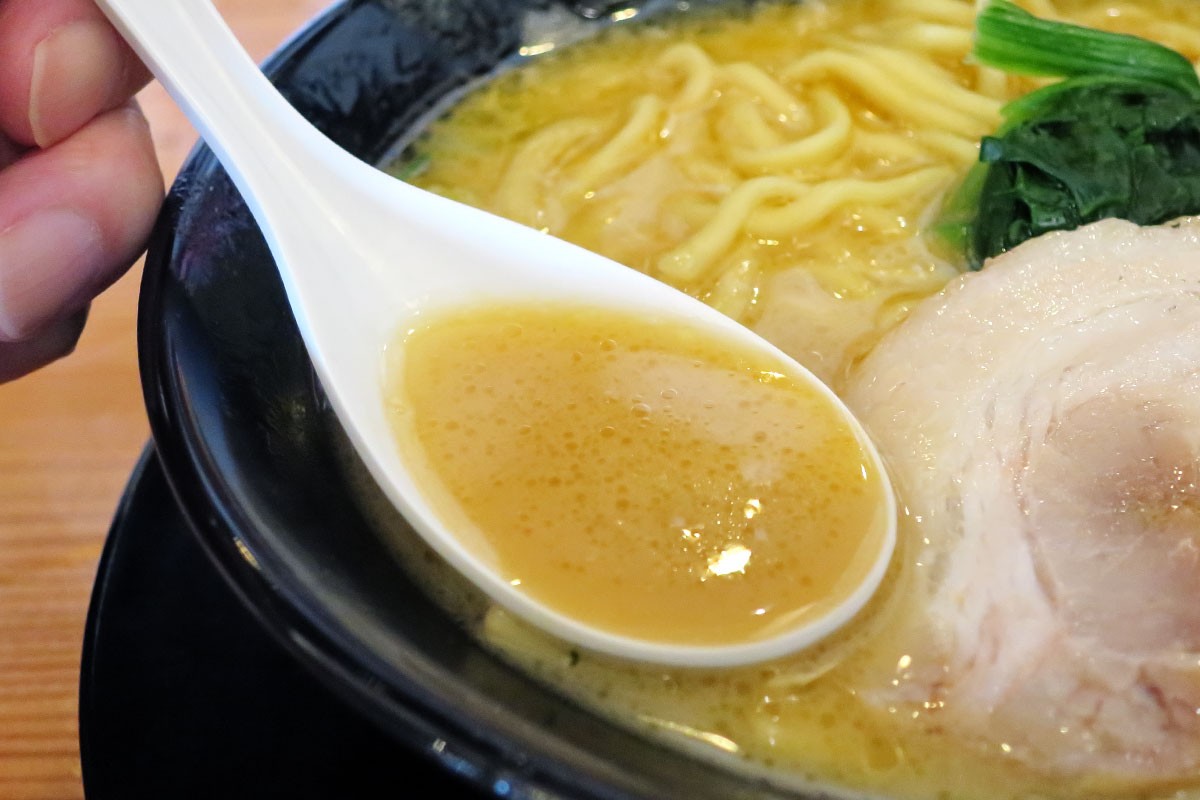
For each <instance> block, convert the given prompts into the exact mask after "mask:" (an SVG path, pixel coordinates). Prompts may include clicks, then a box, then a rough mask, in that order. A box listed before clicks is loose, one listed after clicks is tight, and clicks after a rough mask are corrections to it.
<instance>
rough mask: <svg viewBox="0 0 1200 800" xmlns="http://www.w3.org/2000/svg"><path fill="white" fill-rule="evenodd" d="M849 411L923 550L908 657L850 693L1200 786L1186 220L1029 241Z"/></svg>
mask: <svg viewBox="0 0 1200 800" xmlns="http://www.w3.org/2000/svg"><path fill="white" fill-rule="evenodd" d="M847 400H848V402H849V403H850V405H851V407H852V408H853V409H855V411H856V412H857V413H858V414H859V415H860V416H861V418H862V419H863V421H864V423H865V424H866V426H867V428H868V429H869V430H870V431H871V432H872V434H873V435H874V437H875V438H876V441H877V442H878V444H879V447H880V449H881V451H882V453H883V454H884V457H885V459H886V461H887V462H888V465H889V468H890V470H891V474H892V477H893V479H894V480H895V483H896V488H897V491H898V494H899V498H900V500H901V507H902V508H904V509H906V515H907V518H906V519H905V520H903V524H904V526H905V527H906V528H907V530H908V532H909V535H910V536H912V537H914V538H913V539H912V540H911V541H912V542H913V543H914V547H913V549H912V550H911V551H910V552H912V553H913V555H912V556H911V557H910V566H911V570H912V572H911V576H910V577H912V578H913V585H915V587H916V591H915V592H914V594H913V595H912V597H911V598H910V601H911V602H913V603H914V606H913V609H914V610H912V611H911V612H910V613H909V615H908V616H909V619H908V623H907V624H906V625H904V626H902V628H901V630H902V632H901V633H899V634H897V635H898V637H899V638H900V640H901V644H900V647H901V650H900V652H903V653H904V657H902V658H901V659H900V660H899V662H898V663H899V668H898V671H896V673H895V674H894V675H889V676H888V680H884V681H881V684H880V685H882V686H883V687H885V688H879V687H878V686H877V687H875V688H870V689H866V690H865V691H864V694H866V696H868V697H869V698H870V700H871V701H872V702H875V703H877V704H880V705H881V706H890V707H892V708H896V707H899V708H901V709H906V708H913V709H920V710H921V713H923V714H925V716H926V717H927V718H928V719H929V721H930V724H934V725H936V726H937V727H938V728H939V729H941V730H944V731H947V732H950V733H952V734H953V735H956V736H962V737H964V738H966V739H968V740H973V741H975V742H978V743H981V744H983V745H985V746H994V747H997V748H1001V749H1002V750H1003V752H1006V753H1010V754H1011V755H1012V757H1015V758H1019V759H1022V760H1025V761H1027V762H1028V763H1030V764H1035V765H1038V766H1040V767H1042V768H1045V769H1048V770H1053V771H1056V772H1059V773H1061V774H1072V775H1076V776H1080V775H1102V776H1108V777H1113V778H1118V779H1130V780H1133V781H1135V782H1137V781H1172V780H1179V779H1186V778H1188V777H1191V778H1193V779H1195V778H1196V777H1200V218H1188V219H1184V220H1179V221H1177V222H1175V223H1172V224H1169V225H1164V226H1159V227H1147V228H1142V227H1138V226H1136V225H1133V224H1131V223H1128V222H1124V221H1118V220H1106V221H1103V222H1099V223H1095V224H1092V225H1089V226H1087V227H1084V228H1081V229H1079V230H1076V231H1073V232H1070V233H1058V234H1051V235H1047V236H1044V237H1041V238H1039V239H1036V240H1032V241H1029V242H1026V243H1025V244H1023V245H1021V246H1020V247H1018V248H1016V249H1014V250H1013V251H1011V252H1009V253H1007V254H1005V255H1002V256H1000V257H998V258H996V259H994V260H992V261H991V262H989V263H988V264H987V265H986V266H985V267H984V269H983V270H982V271H981V272H979V273H973V274H968V275H964V276H961V277H960V278H958V279H956V280H955V281H954V282H952V283H951V284H950V285H949V286H948V287H947V288H946V290H945V291H944V292H943V293H941V294H940V295H938V296H937V297H935V298H931V299H930V300H929V301H927V302H926V303H925V304H923V305H922V306H920V307H919V308H918V309H917V310H916V311H915V312H914V313H913V314H912V315H911V316H910V317H909V318H908V319H907V320H906V321H905V322H904V323H903V324H902V325H901V326H899V327H898V328H897V329H895V330H894V331H892V332H891V333H890V334H889V335H888V336H887V337H885V338H884V340H883V341H882V342H881V343H880V344H879V345H878V347H877V348H876V349H875V350H874V351H873V352H872V353H871V355H870V356H869V357H868V358H867V359H865V361H864V362H863V363H862V364H861V365H860V366H859V367H858V368H857V369H856V372H855V373H854V375H853V376H852V379H851V381H850V386H849V389H848V396H847ZM894 663H896V662H893V664H894ZM931 710H932V711H931Z"/></svg>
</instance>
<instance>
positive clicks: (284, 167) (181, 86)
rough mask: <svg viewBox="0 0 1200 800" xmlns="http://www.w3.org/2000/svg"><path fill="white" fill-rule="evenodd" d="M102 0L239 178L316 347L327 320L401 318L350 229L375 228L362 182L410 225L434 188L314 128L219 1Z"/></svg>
mask: <svg viewBox="0 0 1200 800" xmlns="http://www.w3.org/2000/svg"><path fill="white" fill-rule="evenodd" d="M95 2H96V5H97V6H98V7H99V8H100V9H101V10H102V11H103V12H104V13H105V15H106V16H107V17H108V18H109V19H110V20H111V21H112V23H113V24H114V25H115V26H116V28H117V29H118V30H119V31H120V32H121V33H122V35H123V36H124V37H125V38H126V40H127V41H128V42H129V43H130V45H131V46H132V47H133V48H134V49H135V51H136V52H137V53H138V55H139V56H140V57H141V58H142V60H143V61H144V62H145V63H146V65H147V66H148V67H149V68H150V71H151V72H152V73H153V74H154V76H155V77H156V78H157V79H158V81H159V82H160V83H161V84H162V85H163V86H164V87H165V88H166V90H167V91H168V93H169V94H170V95H171V97H172V98H173V99H174V100H175V102H176V104H177V105H178V106H179V108H180V109H181V110H183V112H184V113H185V114H186V115H187V116H188V118H189V119H190V120H191V122H192V124H193V125H194V126H195V127H196V129H197V131H198V132H199V133H200V135H201V136H202V137H203V139H204V141H205V142H206V143H207V144H208V145H209V147H210V148H212V150H213V152H214V153H215V154H216V156H217V158H218V159H219V160H220V162H221V164H222V165H223V166H224V167H225V170H226V171H227V172H228V173H229V176H230V178H231V179H232V180H233V182H234V184H235V186H236V187H237V188H238V190H239V192H240V193H241V195H242V197H243V198H244V199H245V201H246V203H247V204H248V206H249V207H250V210H251V212H252V213H253V215H254V217H255V219H256V220H257V221H258V223H259V227H260V228H261V230H262V232H263V234H264V236H265V237H266V239H267V243H268V245H269V246H270V248H271V251H272V253H273V254H274V256H275V261H276V265H277V267H278V268H279V271H280V275H281V278H282V280H283V283H284V286H285V287H286V289H287V292H288V295H289V297H290V298H291V301H292V309H293V312H294V313H295V314H296V318H297V323H298V324H299V325H300V327H301V331H302V333H304V335H305V339H306V341H307V342H308V344H309V346H310V350H314V349H316V348H317V347H319V344H320V342H322V341H326V342H327V341H329V339H328V336H321V335H317V336H312V335H310V333H312V328H313V327H316V328H324V329H330V328H335V327H337V326H338V325H339V324H340V322H341V320H340V319H339V318H337V317H336V316H334V317H332V318H330V319H326V317H330V316H331V312H330V311H329V309H336V308H338V307H341V308H353V309H361V310H362V313H363V314H364V315H366V316H367V317H369V318H371V319H376V318H382V317H383V316H384V315H385V314H386V313H394V312H391V311H389V309H388V308H385V307H384V299H385V298H383V297H381V295H380V293H379V292H378V291H374V292H373V291H372V290H371V287H370V285H369V284H367V283H365V282H364V281H361V280H356V279H354V276H352V275H351V274H350V272H351V271H353V269H358V267H357V266H356V267H354V268H353V269H352V268H351V267H350V266H349V265H351V264H358V263H359V262H361V263H363V264H365V263H367V262H369V258H367V257H366V256H365V255H364V256H363V257H361V258H358V257H356V253H357V252H358V251H359V249H360V248H361V243H360V242H359V241H358V239H360V238H361V237H356V236H354V235H352V233H351V232H352V231H353V230H354V229H355V228H356V227H357V228H361V227H362V226H364V225H365V224H366V220H364V219H360V217H362V216H363V214H362V213H361V212H360V210H359V209H361V208H362V207H363V203H362V202H361V201H359V202H356V200H357V198H358V197H360V196H361V195H362V191H360V189H361V188H362V187H364V186H372V185H374V184H376V183H379V182H384V181H386V182H387V183H389V184H391V185H390V186H389V187H388V196H389V198H390V200H391V203H392V205H391V208H390V209H389V213H392V214H394V215H395V217H396V218H403V217H402V215H400V214H396V212H397V211H404V210H406V208H411V207H415V206H418V205H419V204H420V203H421V199H420V197H418V195H419V194H423V193H420V192H419V191H418V190H416V189H415V188H413V187H409V186H406V185H404V184H403V183H402V182H400V181H397V180H395V179H393V178H390V177H388V176H386V175H384V174H383V173H381V172H380V171H378V170H377V169H375V168H374V167H372V166H370V165H367V164H365V163H363V162H361V161H359V160H358V159H357V158H355V157H354V156H352V155H351V154H349V153H348V152H346V151H345V150H343V149H342V148H341V147H339V146H338V145H336V144H335V143H333V142H332V141H330V140H329V139H328V138H327V137H325V135H324V134H322V133H321V132H320V131H318V130H317V129H316V128H315V127H314V126H313V125H312V124H311V123H309V122H308V121H307V120H306V119H305V118H304V117H303V116H302V115H301V114H300V113H299V112H298V111H296V110H295V109H294V108H293V107H292V106H291V105H290V104H289V103H288V102H287V100H286V99H285V98H284V97H283V96H282V95H281V94H280V93H279V91H278V90H277V89H276V88H275V87H274V86H273V85H272V84H271V82H270V81H268V80H267V78H266V77H265V76H264V75H263V73H262V71H261V70H260V69H259V67H258V66H257V65H256V64H255V63H254V62H253V61H252V60H251V58H250V56H249V55H248V54H247V53H246V51H245V50H244V49H243V48H242V46H241V44H240V43H239V42H238V40H237V38H236V37H235V35H234V34H233V32H232V31H231V30H230V29H229V27H228V25H226V23H225V21H224V19H222V17H221V15H220V13H219V12H218V11H217V10H216V8H214V7H213V5H212V4H211V3H210V2H209V0H95ZM351 209H356V210H351ZM367 216H372V214H371V212H369V211H368V212H367ZM372 221H373V222H374V223H375V224H376V225H377V226H378V225H379V224H380V223H379V222H378V221H376V220H372ZM393 226H395V223H393ZM348 270H349V271H348ZM313 355H314V358H316V357H318V355H319V354H318V353H316V352H313Z"/></svg>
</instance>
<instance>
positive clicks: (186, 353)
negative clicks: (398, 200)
mask: <svg viewBox="0 0 1200 800" xmlns="http://www.w3.org/2000/svg"><path fill="white" fill-rule="evenodd" d="M601 5H602V4H599V3H598V4H597V7H599V6H601ZM596 10H597V8H583V7H581V6H579V5H578V4H574V3H570V2H565V3H561V4H560V3H556V2H550V1H549V0H543V2H536V1H535V0H529V1H528V2H518V1H512V2H504V1H503V0H427V1H426V0H363V1H362V2H350V3H347V4H343V5H338V6H335V7H334V8H332V9H331V10H330V11H329V12H328V13H327V14H325V15H324V16H323V17H321V18H320V19H318V20H316V21H314V22H313V23H312V24H311V25H310V26H308V27H307V28H306V29H305V30H304V31H302V32H301V33H300V34H299V35H298V36H297V37H296V38H294V39H293V40H292V41H291V42H290V43H289V44H288V45H286V46H285V47H284V48H283V49H282V50H281V51H280V52H279V53H277V54H276V56H274V57H273V58H272V59H271V61H270V62H269V63H268V65H267V71H268V73H269V74H270V75H271V76H272V77H273V79H274V80H275V81H276V83H277V84H278V85H279V86H280V87H281V88H282V89H283V91H284V93H285V94H286V95H287V96H288V98H289V99H290V100H291V101H292V102H293V103H294V104H295V105H296V106H297V107H298V108H299V109H300V110H301V111H302V112H303V113H304V114H305V115H306V116H308V117H309V118H310V119H312V120H313V121H314V122H315V123H316V124H317V125H318V126H319V127H320V128H321V129H323V130H324V131H325V132H326V133H328V134H329V135H330V136H331V137H332V138H334V139H335V140H337V141H338V142H339V143H341V144H342V145H343V146H344V147H346V148H347V149H349V150H351V151H352V152H354V153H355V154H357V155H358V156H360V157H361V158H363V159H364V160H367V161H370V162H379V161H380V160H381V159H383V158H384V157H386V156H387V154H389V153H390V152H394V151H395V148H396V146H397V143H398V142H402V141H403V139H404V136H405V135H406V132H408V131H410V130H411V129H412V128H413V126H414V125H415V124H416V123H417V122H418V120H419V119H420V118H421V117H422V115H426V114H428V112H429V110H430V108H431V107H433V106H434V105H435V104H436V103H437V101H438V100H439V99H441V98H444V97H445V96H447V95H448V94H452V93H453V92H454V91H455V90H456V89H459V88H460V87H462V86H464V85H466V84H468V83H470V82H471V81H473V80H477V79H478V78H479V77H480V76H482V75H485V74H486V73H488V72H489V71H492V70H493V69H495V68H497V66H498V65H501V66H502V65H506V64H511V63H513V62H514V60H515V59H516V57H517V56H516V53H517V51H518V49H519V48H520V47H521V46H522V44H526V43H527V42H526V41H525V37H526V36H527V32H531V33H529V34H528V35H529V36H536V37H537V39H536V41H538V42H540V41H545V40H547V38H555V37H557V38H558V39H559V40H565V39H569V38H575V37H577V36H580V35H587V34H590V33H593V32H595V31H597V30H599V29H600V28H602V27H603V25H604V24H605V23H604V22H603V21H590V20H592V19H593V18H595V17H597V14H596ZM139 344H140V348H141V353H142V372H143V380H144V385H145V391H146V400H147V405H148V408H149V411H150V417H151V424H152V427H153V432H154V437H155V441H156V444H157V447H158V450H159V453H160V455H161V458H162V461H163V463H164V466H165V469H166V471H167V474H168V476H169V479H170V483H171V485H172V488H173V490H174V492H175V493H176V495H177V497H178V499H179V501H180V503H181V505H182V507H183V509H184V511H185V513H186V515H187V516H188V518H189V520H190V522H191V523H192V526H193V527H194V528H195V530H196V531H197V533H198V534H199V536H200V538H201V540H202V541H203V543H204V544H205V546H206V548H207V549H208V551H209V552H210V553H211V554H212V555H213V557H214V558H215V559H216V561H217V562H218V564H219V565H220V567H221V568H222V571H223V572H224V573H225V575H226V576H227V577H228V578H229V580H230V582H231V583H232V585H233V586H234V587H235V588H236V590H237V592H238V594H239V595H240V596H241V597H242V598H243V599H244V600H245V601H246V603H247V604H248V605H249V606H250V607H251V608H252V609H253V610H254V611H255V612H256V614H257V615H258V616H259V618H260V619H261V620H262V621H263V623H264V624H265V625H266V626H267V627H268V628H269V629H270V630H271V631H272V632H273V633H274V634H276V635H277V636H278V638H279V639H281V640H282V641H283V642H284V643H286V644H287V645H288V647H289V648H290V649H291V651H292V652H293V653H295V654H296V655H297V657H298V658H300V659H302V660H303V661H304V662H305V663H306V664H308V665H310V666H311V667H312V668H313V669H314V670H315V671H316V673H317V674H319V675H320V676H322V677H324V678H325V679H326V680H327V681H328V682H329V683H330V684H331V685H332V686H334V687H335V688H336V689H337V690H339V691H340V692H342V693H343V695H344V696H345V697H346V698H347V699H348V700H349V701H351V702H353V703H355V704H356V705H358V706H359V707H360V708H361V709H363V711H364V712H365V713H368V714H370V715H372V716H374V717H375V718H376V719H377V720H379V721H380V722H381V723H382V724H383V725H384V726H385V727H386V728H387V729H388V730H389V731H390V732H392V733H393V734H394V735H395V738H396V742H397V745H396V746H397V747H410V748H416V749H419V750H421V751H423V752H425V753H427V754H428V755H429V757H430V758H434V759H437V760H439V761H440V762H441V763H443V764H444V765H445V767H446V768H447V769H448V770H450V771H453V772H454V773H456V774H458V775H460V776H462V777H464V778H466V779H467V780H468V781H470V782H472V783H474V784H476V785H477V786H479V787H482V788H487V789H490V790H491V791H494V792H495V793H496V794H497V795H500V796H510V797H532V796H537V797H571V798H585V797H586V798H615V797H645V798H651V797H655V798H658V797H675V796H687V797H691V798H696V799H697V800H702V799H703V798H731V797H747V798H749V797H775V796H779V795H777V794H776V793H775V792H774V790H771V789H768V788H766V787H763V786H761V785H758V784H756V783H754V782H751V781H748V780H745V779H742V778H739V777H736V776H733V775H731V774H727V773H725V772H723V771H721V770H718V769H715V768H711V767H706V766H703V765H700V764H698V763H697V762H696V761H694V760H692V759H689V758H687V757H685V756H683V755H681V754H680V753H678V752H675V751H673V750H670V749H666V748H662V747H659V746H656V745H653V744H650V743H648V742H647V741H646V740H643V739H641V738H639V737H637V736H636V735H634V734H631V733H629V732H627V731H625V730H623V729H621V728H619V727H617V726H614V725H612V724H610V723H608V722H605V721H604V720H602V719H600V718H599V717H597V716H595V715H593V714H591V713H588V712H587V711H584V710H582V709H580V708H578V707H576V706H575V705H573V704H571V703H569V702H566V701H565V700H563V699H562V698H561V697H559V696H558V695H556V694H555V693H553V692H552V691H549V690H547V689H546V688H544V687H543V686H540V685H538V684H537V683H535V682H533V681H531V680H530V679H528V678H526V677H525V676H524V675H522V674H521V673H520V672H519V671H517V670H515V669H513V668H512V667H510V666H509V665H508V664H506V663H505V662H503V661H502V660H500V659H497V658H496V657H494V656H492V655H491V654H489V653H488V652H486V651H485V650H484V649H482V648H480V647H479V646H478V645H476V644H475V643H474V642H473V641H472V640H471V639H470V638H469V637H468V636H466V635H465V634H464V633H463V632H462V630H461V628H460V627H459V626H458V625H457V624H455V622H454V621H453V620H452V619H451V618H450V617H449V616H447V615H446V614H445V613H443V612H442V611H441V610H440V609H439V608H437V607H436V606H435V605H434V604H433V603H431V601H430V600H428V599H427V598H426V596H425V595H424V594H423V593H422V592H421V591H420V590H419V589H418V588H417V587H416V586H415V585H414V584H413V583H412V582H411V581H410V580H409V579H408V578H407V577H406V575H405V573H404V571H403V570H402V569H401V567H400V566H399V565H398V563H397V561H396V557H395V556H394V554H393V550H391V549H390V548H388V547H387V546H386V545H385V544H384V543H383V542H382V541H381V539H380V537H379V536H378V535H377V532H376V527H375V525H374V524H373V523H372V520H371V519H368V515H367V514H366V513H365V512H364V511H363V508H364V506H363V503H362V502H361V497H360V494H359V492H360V490H359V489H356V488H355V483H354V478H353V477H352V474H353V472H354V470H353V469H349V470H348V469H346V467H345V463H344V458H345V450H344V441H343V438H342V436H341V433H340V430H339V428H338V427H337V424H336V421H335V420H334V419H332V417H331V414H330V411H329V408H328V407H327V405H326V404H325V403H324V402H323V399H322V395H321V392H320V390H319V387H318V386H317V385H316V381H315V379H314V376H313V374H312V370H311V367H310V364H309V362H308V359H307V357H306V354H305V350H304V346H303V344H302V343H301V340H300V337H299V334H298V332H297V330H296V327H295V324H294V321H293V319H292V316H291V313H290V311H289V310H288V307H287V303H286V300H285V296H284V292H283V289H282V286H281V284H280V282H279V279H278V276H277V274H276V271H275V269H274V265H273V262H272V260H271V257H270V255H269V254H268V251H267V248H266V245H265V243H264V241H263V239H262V237H261V236H260V234H259V232H258V230H257V228H256V226H255V225H254V223H253V221H252V220H251V218H250V215H249V212H248V211H247V209H246V207H245V206H244V204H243V203H242V201H241V200H240V198H239V197H238V195H237V193H236V191H235V190H234V189H233V187H232V185H231V183H230V182H229V180H228V179H227V177H226V175H225V173H224V172H223V170H222V169H221V168H220V166H219V165H218V164H217V163H216V160H215V158H214V157H213V155H212V154H211V153H210V152H209V151H208V150H207V149H205V148H200V149H198V150H197V151H196V152H195V153H194V154H193V155H192V157H191V158H190V160H189V161H188V163H187V164H186V166H185V168H184V170H183V172H182V174H181V176H180V178H179V180H178V182H177V183H176V184H175V186H174V187H173V189H172V191H171V193H170V196H169V199H168V202H167V205H166V208H165V211H164V213H163V215H162V218H161V219H160V221H159V224H158V227H157V230H156V232H155V235H154V238H153V241H152V244H151V249H150V255H149V258H148V262H147V269H146V274H145V280H144V285H143V294H142V305H141V311H140V323H139ZM262 680H264V681H269V680H271V676H270V675H264V676H262ZM297 702H298V703H303V702H304V699H303V698H297ZM538 792H542V793H544V794H538Z"/></svg>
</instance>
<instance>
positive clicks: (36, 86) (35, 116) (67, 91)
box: [29, 20, 123, 147]
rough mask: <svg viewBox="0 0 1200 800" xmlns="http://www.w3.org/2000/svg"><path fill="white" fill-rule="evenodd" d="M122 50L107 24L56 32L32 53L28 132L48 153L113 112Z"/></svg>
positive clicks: (70, 25) (93, 23) (85, 24)
mask: <svg viewBox="0 0 1200 800" xmlns="http://www.w3.org/2000/svg"><path fill="white" fill-rule="evenodd" d="M120 53H121V51H120V44H119V42H118V41H117V35H116V33H115V32H114V31H113V30H112V29H111V28H110V27H109V26H107V25H105V24H104V23H103V22H100V21H95V20H80V21H78V22H71V23H68V24H67V25H64V26H62V27H61V28H57V29H55V30H54V31H53V32H52V33H51V34H50V35H49V36H47V37H46V38H45V39H43V40H42V41H41V42H39V43H38V45H37V47H36V48H34V51H33V77H32V78H31V80H30V84H29V127H30V129H31V130H32V131H33V139H34V142H36V143H37V145H38V146H39V147H48V146H50V145H52V144H55V143H56V142H59V141H61V140H62V139H65V138H66V137H67V136H69V135H70V134H71V133H72V132H74V131H75V130H77V129H78V128H79V127H80V126H82V125H83V124H84V123H85V122H87V121H88V120H89V119H91V118H92V117H94V116H95V115H96V114H98V113H99V112H101V111H103V110H104V109H106V108H108V107H109V105H111V104H112V102H113V95H114V93H115V92H116V91H117V87H118V86H119V85H120V83H121V81H122V75H121V70H122V69H123V66H122V62H121V54H120Z"/></svg>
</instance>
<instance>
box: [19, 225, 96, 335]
mask: <svg viewBox="0 0 1200 800" xmlns="http://www.w3.org/2000/svg"><path fill="white" fill-rule="evenodd" d="M102 253H103V242H102V240H101V236H100V226H99V225H97V224H96V222H95V221H94V220H91V219H88V218H87V217H84V216H83V215H81V214H78V213H76V212H74V211H70V210H59V209H55V210H49V211H42V212H40V213H37V214H34V215H33V216H30V217H27V218H26V219H24V220H22V221H21V222H18V223H17V224H16V225H14V226H13V227H11V228H9V229H8V230H6V231H4V232H3V233H0V341H8V342H19V341H22V340H25V339H28V338H29V337H31V336H33V335H34V334H36V333H37V332H38V331H40V330H42V329H43V328H45V327H46V326H47V325H49V324H50V323H52V322H53V321H54V320H56V319H58V318H60V317H62V316H63V315H65V314H69V313H72V312H75V311H78V310H79V309H80V308H82V307H83V306H84V305H86V304H87V302H88V300H90V299H91V297H92V294H93V293H94V290H95V288H96V287H95V286H94V284H95V277H94V274H93V273H94V272H95V268H94V264H95V263H97V261H98V259H99V256H100V254H102Z"/></svg>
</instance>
